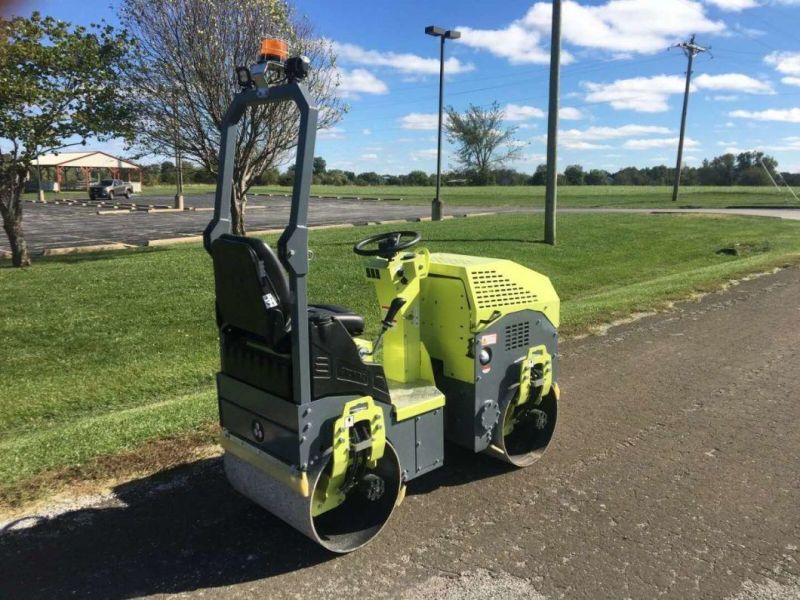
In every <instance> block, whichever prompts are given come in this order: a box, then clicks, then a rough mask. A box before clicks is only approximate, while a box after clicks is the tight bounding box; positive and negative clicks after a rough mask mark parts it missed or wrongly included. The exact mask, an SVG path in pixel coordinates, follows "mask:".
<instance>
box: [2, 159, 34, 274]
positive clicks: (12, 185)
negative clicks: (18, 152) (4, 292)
mask: <svg viewBox="0 0 800 600" xmlns="http://www.w3.org/2000/svg"><path fill="white" fill-rule="evenodd" d="M6 173H7V178H6V177H4V178H3V179H5V181H2V182H0V215H2V217H3V229H4V230H5V232H6V235H7V236H8V243H9V245H10V246H11V264H13V265H14V266H15V267H27V266H29V265H30V264H31V257H30V255H29V254H28V244H26V243H25V236H24V235H23V233H22V186H23V180H24V173H23V175H20V173H17V172H15V171H14V170H12V171H11V173H8V172H6Z"/></svg>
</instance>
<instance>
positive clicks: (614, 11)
mask: <svg viewBox="0 0 800 600" xmlns="http://www.w3.org/2000/svg"><path fill="white" fill-rule="evenodd" d="M720 1H723V0H720ZM727 1H728V2H733V1H738V2H747V1H751V0H727ZM552 10H553V9H552V6H551V5H550V4H549V3H547V2H537V3H535V4H534V5H533V6H531V7H530V9H529V10H528V12H527V13H526V14H525V15H524V16H523V17H522V18H520V19H516V20H515V21H512V22H511V23H509V25H507V26H506V27H503V28H499V29H473V28H471V27H466V26H459V27H458V29H459V30H461V33H462V36H461V40H460V42H461V43H463V44H465V45H467V46H470V47H472V48H479V49H482V50H487V51H488V52H491V53H492V54H494V55H495V56H499V57H501V58H506V59H508V61H509V62H511V63H512V64H524V63H538V64H547V63H548V62H549V60H550V53H549V51H548V50H547V47H546V45H547V44H548V43H549V39H550V20H551V16H552ZM562 15H563V17H562V18H563V25H562V37H563V39H564V41H565V42H567V43H570V44H574V45H576V46H580V47H584V48H595V49H600V50H606V51H608V52H610V53H613V54H614V55H633V54H652V53H654V52H660V51H662V50H663V49H664V48H666V47H667V46H669V45H670V44H671V43H674V42H675V41H677V40H678V39H680V38H682V37H684V36H686V35H688V34H690V33H720V32H722V31H724V30H725V24H724V23H722V22H720V21H712V20H711V19H709V18H708V17H707V16H706V14H705V9H704V7H703V5H702V4H701V3H700V2H698V1H696V0H669V1H668V2H664V1H658V0H609V1H608V2H606V3H605V4H600V5H598V6H589V5H585V4H580V3H578V2H575V1H574V0H567V1H566V2H564V4H563V6H562ZM561 60H562V63H563V64H569V63H570V62H572V61H573V57H572V55H571V54H569V53H568V52H566V51H562V53H561Z"/></svg>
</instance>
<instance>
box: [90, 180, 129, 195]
mask: <svg viewBox="0 0 800 600" xmlns="http://www.w3.org/2000/svg"><path fill="white" fill-rule="evenodd" d="M132 195H133V185H132V184H131V183H130V182H129V181H122V180H121V179H102V180H100V183H93V184H92V185H90V186H89V198H91V199H92V200H96V199H97V198H108V199H109V200H113V199H114V196H125V197H126V198H130V197H131V196H132Z"/></svg>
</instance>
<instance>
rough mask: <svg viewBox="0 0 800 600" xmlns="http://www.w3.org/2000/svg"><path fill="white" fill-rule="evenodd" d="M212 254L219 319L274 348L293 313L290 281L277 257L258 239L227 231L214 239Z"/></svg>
mask: <svg viewBox="0 0 800 600" xmlns="http://www.w3.org/2000/svg"><path fill="white" fill-rule="evenodd" d="M211 254H212V256H213V259H214V283H215V287H216V295H217V310H218V314H219V319H220V321H221V322H222V323H224V324H226V325H229V326H231V327H235V328H237V329H239V330H242V331H244V332H246V333H249V334H251V335H255V336H257V337H259V338H260V339H261V340H262V341H264V342H265V343H266V344H267V345H269V346H270V347H272V348H276V347H277V346H278V345H279V344H280V342H281V340H283V339H284V338H285V336H286V334H287V332H288V331H289V323H290V318H291V314H292V313H291V295H290V292H289V280H288V277H287V275H286V271H285V270H284V268H283V265H281V263H280V261H279V260H278V257H277V256H276V255H275V253H274V252H273V251H272V249H271V248H270V247H269V246H268V245H267V244H265V243H264V242H263V241H262V240H260V239H258V238H249V237H242V236H236V235H229V234H225V235H221V236H220V237H219V238H217V239H216V240H215V241H214V243H213V244H212V246H211Z"/></svg>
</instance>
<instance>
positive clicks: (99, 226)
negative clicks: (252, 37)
mask: <svg viewBox="0 0 800 600" xmlns="http://www.w3.org/2000/svg"><path fill="white" fill-rule="evenodd" d="M132 202H136V203H138V204H140V205H142V206H144V207H146V206H147V205H151V204H152V205H155V206H158V205H160V206H171V205H172V203H173V198H172V197H170V196H141V197H134V199H133V200H132ZM213 202H214V199H213V196H212V195H211V194H203V195H198V196H191V197H187V198H186V201H185V206H186V207H187V208H189V209H195V210H184V211H182V212H147V211H145V210H135V211H133V212H131V211H127V210H119V211H114V212H113V213H111V214H109V209H108V208H100V207H98V206H97V205H88V206H81V205H80V204H72V205H67V204H56V203H47V204H38V203H34V202H26V203H25V207H24V211H25V216H24V222H23V226H24V231H25V239H26V240H27V242H28V246H29V248H30V250H31V252H33V253H34V254H39V253H41V252H43V251H45V250H47V249H53V248H64V247H75V246H96V245H107V244H118V243H123V244H131V245H137V246H141V245H146V244H147V242H148V241H150V240H157V239H164V238H175V237H186V236H196V235H200V234H201V233H202V232H203V229H204V228H205V226H206V224H207V223H208V221H209V219H211V215H212V213H211V210H210V209H211V208H212V206H213ZM504 210H515V209H514V208H512V207H508V208H490V209H485V210H482V209H475V208H474V207H469V208H463V207H448V214H464V213H467V212H469V213H476V212H478V213H479V212H489V211H491V212H498V211H504ZM516 210H518V209H516ZM98 212H103V213H106V214H98ZM429 215H430V208H429V207H428V206H409V205H406V204H399V203H397V202H391V201H365V200H337V199H333V198H326V199H313V200H312V201H311V206H310V210H309V224H311V225H325V224H334V223H366V222H376V221H386V220H395V219H415V218H420V217H426V216H429ZM288 219H289V198H288V197H262V196H252V197H251V198H249V200H248V209H247V213H246V223H247V228H248V229H249V230H251V231H255V230H260V229H270V228H274V227H283V226H285V225H286V223H287V222H288ZM2 250H6V251H7V250H8V240H7V239H6V238H5V236H0V251H2Z"/></svg>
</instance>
